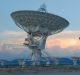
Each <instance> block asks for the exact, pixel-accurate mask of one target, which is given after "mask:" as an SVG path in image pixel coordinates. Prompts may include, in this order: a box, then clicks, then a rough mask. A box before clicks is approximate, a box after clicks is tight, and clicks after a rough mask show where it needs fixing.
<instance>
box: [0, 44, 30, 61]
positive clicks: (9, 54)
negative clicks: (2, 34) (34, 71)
mask: <svg viewBox="0 0 80 75" xmlns="http://www.w3.org/2000/svg"><path fill="white" fill-rule="evenodd" d="M30 53H31V52H30V50H29V49H28V48H26V47H24V46H22V45H16V44H3V45H0V59H7V60H12V59H21V58H29V57H30V56H29V54H30Z"/></svg>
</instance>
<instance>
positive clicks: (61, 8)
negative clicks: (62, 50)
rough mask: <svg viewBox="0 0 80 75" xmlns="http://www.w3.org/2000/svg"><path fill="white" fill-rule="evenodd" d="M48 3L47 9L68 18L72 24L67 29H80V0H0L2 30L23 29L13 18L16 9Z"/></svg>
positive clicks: (30, 7) (32, 8) (35, 8)
mask: <svg viewBox="0 0 80 75" xmlns="http://www.w3.org/2000/svg"><path fill="white" fill-rule="evenodd" d="M43 3H45V4H46V5H47V11H48V12H50V13H53V14H56V15H59V16H62V17H64V18H66V19H67V20H68V21H69V22H70V26H69V27H68V28H67V29H66V30H70V31H79V30H80V0H0V32H4V31H22V30H21V29H19V28H18V27H16V25H15V24H14V22H13V20H12V19H11V16H10V14H11V12H13V11H16V10H30V9H31V10H37V9H38V8H39V7H40V5H41V4H43Z"/></svg>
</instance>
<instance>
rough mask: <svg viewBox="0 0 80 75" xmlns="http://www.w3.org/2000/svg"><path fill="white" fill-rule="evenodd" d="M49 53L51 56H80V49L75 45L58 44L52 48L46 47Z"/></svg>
mask: <svg viewBox="0 0 80 75" xmlns="http://www.w3.org/2000/svg"><path fill="white" fill-rule="evenodd" d="M46 51H47V52H48V55H49V56H51V57H73V56H75V57H80V49H77V48H75V47H68V48H61V47H60V46H58V45H56V46H53V47H52V48H49V49H46Z"/></svg>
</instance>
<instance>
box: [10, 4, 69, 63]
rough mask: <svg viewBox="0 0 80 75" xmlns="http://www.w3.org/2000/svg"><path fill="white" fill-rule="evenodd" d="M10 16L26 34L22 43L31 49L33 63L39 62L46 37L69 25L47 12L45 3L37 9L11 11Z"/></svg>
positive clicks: (64, 20) (62, 19)
mask: <svg viewBox="0 0 80 75" xmlns="http://www.w3.org/2000/svg"><path fill="white" fill-rule="evenodd" d="M11 17H12V18H13V20H14V21H15V23H16V25H17V26H18V27H19V28H21V29H23V30H24V31H25V32H27V34H28V37H27V38H26V39H25V43H24V44H25V45H26V46H28V47H29V48H30V49H31V50H32V61H33V62H34V64H39V63H40V58H41V56H42V51H43V50H44V49H45V43H46V39H47V37H48V36H50V35H53V34H56V33H59V32H61V31H62V30H63V29H64V28H66V27H67V26H68V25H69V22H68V21H67V20H66V19H64V18H62V17H60V16H57V15H54V14H51V13H48V12H47V11H46V6H45V5H42V6H41V7H40V8H39V10H37V11H34V10H24V11H23V10H22V11H15V12H12V13H11Z"/></svg>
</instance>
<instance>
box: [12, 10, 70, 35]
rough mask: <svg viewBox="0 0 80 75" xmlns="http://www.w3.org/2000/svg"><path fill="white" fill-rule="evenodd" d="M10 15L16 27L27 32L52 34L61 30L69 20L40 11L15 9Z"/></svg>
mask: <svg viewBox="0 0 80 75" xmlns="http://www.w3.org/2000/svg"><path fill="white" fill-rule="evenodd" d="M11 16H12V18H13V20H14V21H15V23H16V24H17V26H18V27H20V28H21V29H24V31H26V32H28V33H34V34H35V33H41V34H48V35H51V34H54V33H58V32H61V31H62V30H63V29H64V28H66V27H67V26H68V25H69V22H68V21H67V20H66V19H64V18H62V17H60V16H57V15H54V14H50V13H47V12H40V11H16V12H13V13H11Z"/></svg>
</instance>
